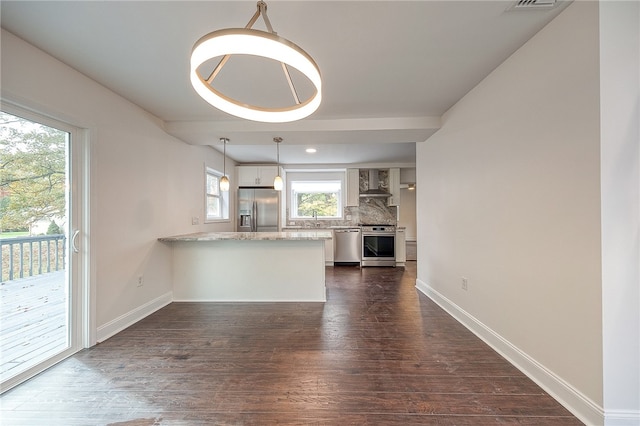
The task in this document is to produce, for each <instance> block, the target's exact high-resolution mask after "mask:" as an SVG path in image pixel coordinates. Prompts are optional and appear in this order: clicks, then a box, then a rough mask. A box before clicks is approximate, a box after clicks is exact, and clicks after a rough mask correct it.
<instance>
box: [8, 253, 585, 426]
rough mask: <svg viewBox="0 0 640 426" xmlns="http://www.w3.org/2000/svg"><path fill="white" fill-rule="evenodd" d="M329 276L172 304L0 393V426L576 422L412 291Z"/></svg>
mask: <svg viewBox="0 0 640 426" xmlns="http://www.w3.org/2000/svg"><path fill="white" fill-rule="evenodd" d="M415 277H416V275H415V262H408V266H407V268H406V269H403V268H364V269H362V270H361V269H359V268H356V267H336V268H327V286H328V290H329V300H328V301H327V303H325V304H322V303H256V304H247V303H244V304H243V303H241V304H238V303H223V304H220V303H218V304H214V303H173V304H171V305H169V306H167V307H165V308H164V309H162V310H160V311H158V312H156V313H155V314H153V315H151V316H149V317H147V318H146V319H144V320H143V321H140V322H139V323H137V324H135V325H133V326H132V327H130V328H128V329H127V330H125V331H123V332H122V333H120V334H118V335H116V336H114V337H112V338H111V339H109V340H107V341H105V342H104V343H101V344H99V345H97V346H96V347H94V348H91V349H88V350H85V351H82V352H80V353H78V354H77V355H75V356H73V357H71V358H70V359H67V360H66V361H64V362H62V363H60V364H58V365H57V366H55V367H53V368H51V369H50V370H48V371H46V372H45V373H43V374H41V375H39V376H37V377H35V378H33V379H32V380H30V381H29V382H27V383H25V384H23V385H21V386H19V387H17V388H15V389H13V390H11V391H9V392H7V393H6V394H4V395H2V396H1V397H0V409H1V415H0V424H2V425H105V424H116V425H128V426H132V425H136V426H147V425H149V426H150V425H210V424H229V425H245V424H254V425H270V424H355V425H360V424H374V425H411V424H414V425H415V424H423V425H424V424H437V425H491V424H500V425H502V424H525V425H563V426H565V425H579V424H582V423H580V422H579V421H578V420H577V419H576V418H575V417H573V416H572V415H571V414H570V413H569V412H568V411H567V410H566V409H564V408H563V407H562V406H561V405H560V404H558V403H557V402H556V401H555V400H553V399H552V398H551V397H550V396H549V395H547V394H546V393H545V392H543V391H542V390H541V389H540V388H539V387H538V386H537V385H536V384H534V383H533V382H532V381H530V380H529V379H528V378H526V377H525V376H524V375H523V374H522V373H520V372H519V371H518V370H517V369H516V368H514V367H513V366H511V365H510V364H509V363H507V362H506V361H505V360H504V359H502V358H501V357H500V356H499V355H498V354H496V353H495V352H494V351H493V350H492V349H490V348H489V347H488V346H486V345H485V344H484V343H482V342H481V341H480V340H478V339H477V338H476V337H475V336H474V335H473V334H472V333H471V332H469V331H468V330H466V329H465V328H464V327H463V326H462V325H460V324H459V323H457V322H456V321H455V320H454V319H452V318H451V317H450V316H449V315H447V314H446V313H445V312H444V311H442V310H441V309H440V308H439V307H437V306H436V305H435V304H434V303H433V302H431V301H430V300H429V299H428V298H427V297H425V296H423V295H421V294H419V293H418V292H417V291H416V290H415V288H414V285H415Z"/></svg>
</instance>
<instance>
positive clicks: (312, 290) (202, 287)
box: [161, 232, 331, 302]
mask: <svg viewBox="0 0 640 426" xmlns="http://www.w3.org/2000/svg"><path fill="white" fill-rule="evenodd" d="M233 234H237V235H236V236H237V237H238V238H232V237H234V235H233ZM259 234H263V235H259ZM298 234H304V235H303V236H299V235H298ZM318 234H319V235H314V236H311V235H309V233H285V232H280V233H251V234H250V233H215V235H214V234H206V235H207V237H203V236H202V235H204V234H201V235H200V237H199V238H197V239H194V238H193V237H192V238H191V239H189V238H187V237H191V236H184V237H170V238H162V239H161V241H165V242H171V244H172V246H173V300H174V301H190V302H192V301H197V302H220V301H225V302H283V301H284V302H325V301H326V288H325V261H324V250H325V243H324V240H326V239H330V238H331V234H330V233H326V235H325V234H322V233H320V232H319V233H318ZM212 235H213V236H214V237H213V238H212ZM221 235H222V236H223V237H224V238H215V236H217V237H220V236H221ZM276 236H277V238H276Z"/></svg>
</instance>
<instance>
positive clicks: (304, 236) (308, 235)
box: [158, 231, 332, 242]
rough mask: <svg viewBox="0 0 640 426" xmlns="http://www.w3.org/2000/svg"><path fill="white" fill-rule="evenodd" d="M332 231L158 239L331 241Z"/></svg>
mask: <svg viewBox="0 0 640 426" xmlns="http://www.w3.org/2000/svg"><path fill="white" fill-rule="evenodd" d="M331 238H332V233H331V231H313V232H309V231H299V232H294V231H286V232H197V233H194V234H185V235H175V236H172V237H162V238H158V241H162V242H174V241H225V240H227V241H229V240H235V241H278V240H288V241H302V240H330V239H331Z"/></svg>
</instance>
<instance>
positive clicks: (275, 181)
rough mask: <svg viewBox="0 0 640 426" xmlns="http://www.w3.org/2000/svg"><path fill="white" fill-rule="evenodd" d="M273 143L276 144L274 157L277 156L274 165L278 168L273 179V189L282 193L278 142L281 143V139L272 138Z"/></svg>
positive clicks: (282, 184) (282, 183)
mask: <svg viewBox="0 0 640 426" xmlns="http://www.w3.org/2000/svg"><path fill="white" fill-rule="evenodd" d="M273 141H274V142H275V143H276V155H277V160H276V164H277V167H278V171H277V173H278V174H277V175H276V177H275V179H273V189H275V190H276V191H282V187H283V186H284V182H283V181H282V178H281V177H280V142H282V138H281V137H275V138H273Z"/></svg>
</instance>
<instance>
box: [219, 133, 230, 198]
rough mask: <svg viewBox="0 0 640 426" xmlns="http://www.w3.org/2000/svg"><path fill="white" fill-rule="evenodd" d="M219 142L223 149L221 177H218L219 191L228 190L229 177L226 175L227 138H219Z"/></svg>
mask: <svg viewBox="0 0 640 426" xmlns="http://www.w3.org/2000/svg"><path fill="white" fill-rule="evenodd" d="M220 142H222V146H223V151H222V157H223V159H222V177H221V178H220V191H225V192H226V191H228V190H229V178H228V177H227V144H228V143H229V139H227V138H220Z"/></svg>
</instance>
